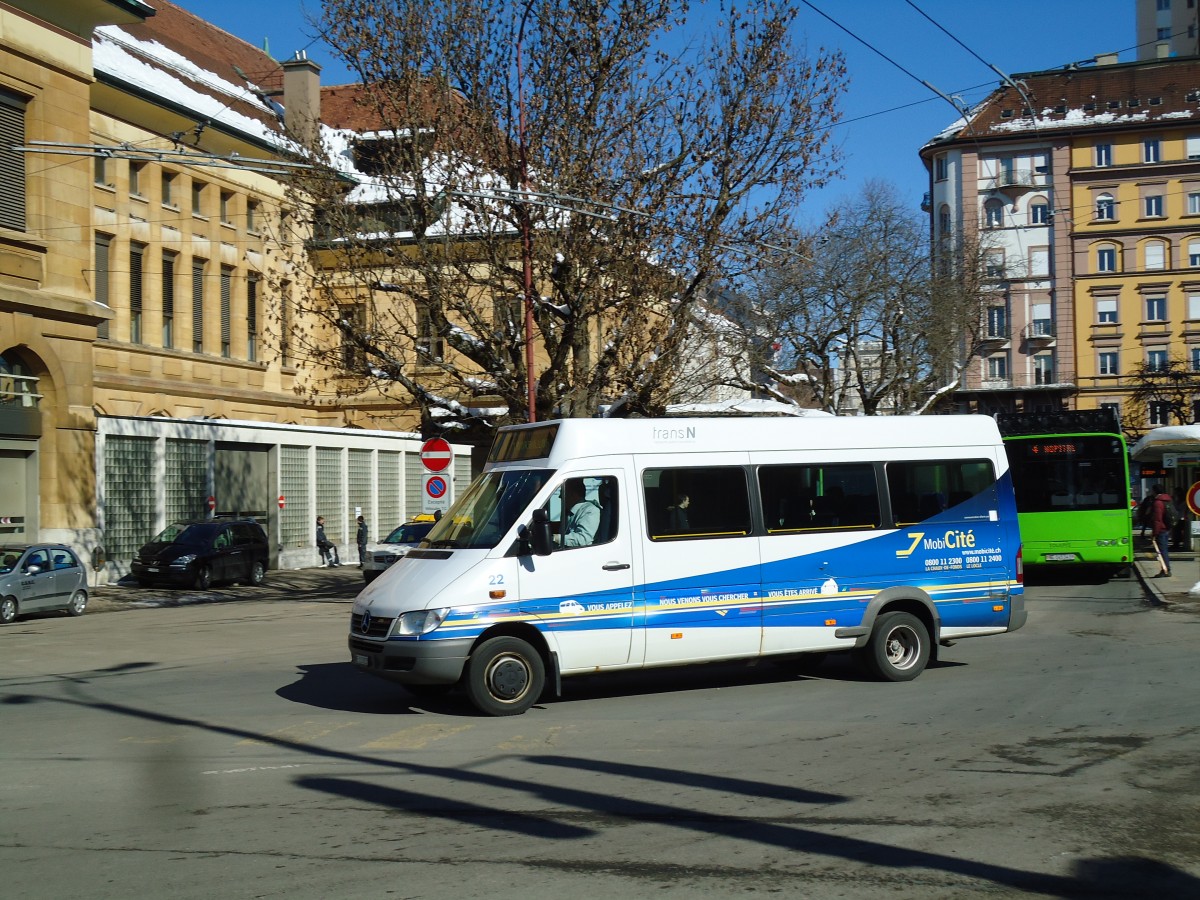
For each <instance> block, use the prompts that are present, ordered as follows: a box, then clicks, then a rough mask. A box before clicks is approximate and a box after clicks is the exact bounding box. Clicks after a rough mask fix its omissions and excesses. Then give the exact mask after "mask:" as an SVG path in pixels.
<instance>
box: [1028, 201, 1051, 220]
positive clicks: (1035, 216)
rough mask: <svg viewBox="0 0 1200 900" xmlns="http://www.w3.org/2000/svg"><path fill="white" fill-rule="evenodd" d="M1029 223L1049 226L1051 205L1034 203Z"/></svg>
mask: <svg viewBox="0 0 1200 900" xmlns="http://www.w3.org/2000/svg"><path fill="white" fill-rule="evenodd" d="M1029 221H1030V223H1031V224H1033V225H1049V224H1050V205H1049V204H1047V203H1034V204H1033V205H1032V206H1030V207H1029Z"/></svg>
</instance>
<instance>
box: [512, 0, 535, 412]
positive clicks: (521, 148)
mask: <svg viewBox="0 0 1200 900" xmlns="http://www.w3.org/2000/svg"><path fill="white" fill-rule="evenodd" d="M532 8H533V7H532V3H530V4H527V5H526V6H525V14H524V15H523V16H521V27H520V28H519V29H518V30H517V110H518V118H517V146H518V152H519V155H520V164H521V192H522V194H523V196H522V202H521V206H520V209H519V211H518V215H519V216H520V220H521V265H522V269H523V270H524V276H525V388H526V391H527V393H528V399H529V421H530V422H536V421H537V383H536V382H535V381H534V378H533V235H532V233H531V227H530V223H529V207H528V205H526V203H525V202H524V201H525V198H526V197H528V195H529V162H528V158H527V156H526V147H525V73H524V71H523V70H522V68H521V42H522V41H523V40H524V37H525V21H526V19H527V18H528V16H529V11H530V9H532Z"/></svg>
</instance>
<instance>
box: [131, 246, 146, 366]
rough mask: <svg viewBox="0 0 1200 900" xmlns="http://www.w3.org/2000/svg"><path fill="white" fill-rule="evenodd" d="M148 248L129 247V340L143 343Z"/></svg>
mask: <svg viewBox="0 0 1200 900" xmlns="http://www.w3.org/2000/svg"><path fill="white" fill-rule="evenodd" d="M145 250H146V248H145V247H144V246H142V245H141V244H130V245H129V340H130V343H134V344H140V343H141V342H142V257H143V255H144V253H145Z"/></svg>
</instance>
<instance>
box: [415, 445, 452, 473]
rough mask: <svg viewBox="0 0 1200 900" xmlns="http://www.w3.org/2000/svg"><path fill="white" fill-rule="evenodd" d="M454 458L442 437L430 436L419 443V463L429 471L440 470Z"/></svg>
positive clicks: (446, 466) (447, 465)
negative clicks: (422, 442)
mask: <svg viewBox="0 0 1200 900" xmlns="http://www.w3.org/2000/svg"><path fill="white" fill-rule="evenodd" d="M453 460H454V451H452V450H451V449H450V445H449V444H448V443H447V442H446V441H445V440H444V439H443V438H431V439H430V440H428V441H426V442H425V443H424V444H422V445H421V465H423V466H424V467H425V468H426V469H428V470H429V471H430V472H441V471H444V470H445V469H446V468H448V467H449V465H450V463H451V462H453Z"/></svg>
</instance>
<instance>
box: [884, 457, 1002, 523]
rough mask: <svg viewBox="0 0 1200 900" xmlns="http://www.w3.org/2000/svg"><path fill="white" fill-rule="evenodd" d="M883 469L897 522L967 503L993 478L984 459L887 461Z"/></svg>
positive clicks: (910, 521) (905, 521)
mask: <svg viewBox="0 0 1200 900" xmlns="http://www.w3.org/2000/svg"><path fill="white" fill-rule="evenodd" d="M885 471H886V473H887V481H888V495H889V497H890V498H891V502H892V519H893V521H894V524H896V525H897V526H904V525H912V524H914V523H916V522H921V521H924V520H925V519H928V518H931V517H933V516H936V515H939V514H940V513H943V512H945V511H946V510H947V508H949V507H956V506H958V505H960V504H962V503H966V502H968V501H969V500H971V499H972V498H974V497H977V496H978V495H979V494H981V493H983V492H984V491H986V490H988V489H990V488H992V487H993V486H994V485H995V481H996V476H995V471H994V469H993V468H992V464H991V462H989V461H988V460H986V459H982V460H981V459H951V460H920V461H912V462H889V463H888V464H887V465H886V466H885Z"/></svg>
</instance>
